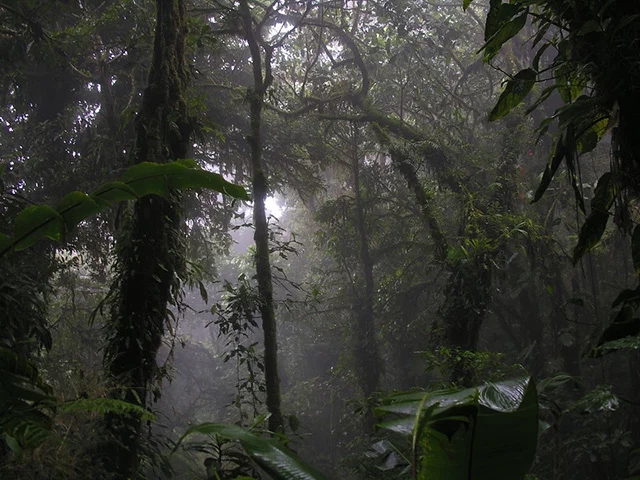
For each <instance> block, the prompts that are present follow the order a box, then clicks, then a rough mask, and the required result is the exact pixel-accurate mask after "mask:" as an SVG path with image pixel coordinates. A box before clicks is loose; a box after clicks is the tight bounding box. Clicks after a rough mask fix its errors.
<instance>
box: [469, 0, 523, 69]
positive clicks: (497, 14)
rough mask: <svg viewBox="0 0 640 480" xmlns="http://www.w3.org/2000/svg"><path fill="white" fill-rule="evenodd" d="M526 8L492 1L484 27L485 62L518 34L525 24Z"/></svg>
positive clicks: (483, 48)
mask: <svg viewBox="0 0 640 480" xmlns="http://www.w3.org/2000/svg"><path fill="white" fill-rule="evenodd" d="M528 15H529V10H528V8H523V7H522V6H521V5H515V4H510V3H502V1H501V0H492V1H491V6H490V8H489V13H488V14H487V21H486V25H485V42H486V43H485V44H484V46H483V47H482V48H481V50H484V52H485V55H484V59H485V61H489V60H491V59H492V58H493V57H495V56H496V54H497V53H498V52H499V51H500V48H501V47H502V45H504V43H505V42H507V41H508V40H510V39H511V38H513V37H514V36H516V35H517V34H518V32H519V31H520V30H522V28H523V27H524V26H525V25H526V24H527V16H528Z"/></svg>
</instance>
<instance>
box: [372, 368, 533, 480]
mask: <svg viewBox="0 0 640 480" xmlns="http://www.w3.org/2000/svg"><path fill="white" fill-rule="evenodd" d="M420 395H421V397H419V396H420ZM377 411H378V412H379V413H392V414H396V415H398V417H396V418H393V419H391V420H386V421H385V422H382V423H381V424H380V426H381V427H383V428H386V429H389V430H392V431H394V432H396V433H399V434H402V435H405V436H409V435H412V436H413V435H415V434H416V431H418V432H419V434H418V439H417V445H418V446H419V448H420V451H421V456H420V460H419V462H418V475H417V478H418V479H425V480H426V479H429V480H440V479H442V480H445V479H447V480H470V479H474V480H484V479H487V480H488V479H495V478H505V479H521V478H524V475H525V474H526V472H527V471H528V469H529V467H530V465H531V463H532V462H533V458H534V456H535V451H536V444H537V436H538V401H537V393H536V388H535V385H534V384H533V381H532V380H531V379H530V378H519V379H514V380H506V381H502V382H497V383H492V384H487V385H484V386H482V387H478V388H470V389H464V390H458V391H441V392H431V393H426V394H425V393H420V392H416V393H412V394H409V395H397V396H393V397H389V398H388V399H386V400H385V404H384V405H383V406H382V407H380V408H379V409H377ZM418 422H419V423H421V424H422V426H421V427H418V425H417V424H418Z"/></svg>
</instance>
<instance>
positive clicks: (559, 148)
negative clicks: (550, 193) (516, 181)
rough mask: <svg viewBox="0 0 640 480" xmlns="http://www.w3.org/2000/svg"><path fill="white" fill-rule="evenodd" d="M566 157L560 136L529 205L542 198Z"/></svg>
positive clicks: (562, 137)
mask: <svg viewBox="0 0 640 480" xmlns="http://www.w3.org/2000/svg"><path fill="white" fill-rule="evenodd" d="M566 156H567V148H566V146H565V140H564V136H563V135H561V136H560V138H558V140H557V141H556V146H555V150H554V152H553V156H552V157H551V159H550V160H549V163H548V164H547V166H546V168H545V169H544V173H543V174H542V180H540V185H538V188H537V189H536V193H535V195H534V197H533V200H531V203H535V202H537V201H538V200H540V199H541V198H542V195H544V192H546V191H547V188H549V185H550V184H551V180H553V177H554V176H555V174H556V172H557V171H558V168H559V167H560V164H561V163H562V160H564V158H565V157H566Z"/></svg>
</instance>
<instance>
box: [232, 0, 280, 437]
mask: <svg viewBox="0 0 640 480" xmlns="http://www.w3.org/2000/svg"><path fill="white" fill-rule="evenodd" d="M240 15H241V17H242V22H243V28H244V36H245V40H246V41H247V43H248V45H249V51H250V53H251V63H252V67H253V88H251V89H250V90H249V109H250V134H249V135H248V137H247V140H248V142H249V146H250V148H251V169H252V189H253V222H254V227H255V232H254V237H253V238H254V241H255V245H256V255H255V262H256V277H257V280H258V294H259V296H260V314H261V316H262V330H263V334H264V375H265V387H266V396H267V399H266V403H267V410H268V412H269V414H270V416H269V430H271V431H272V432H282V431H283V430H284V421H283V417H282V411H281V408H280V378H279V377H278V339H277V328H276V315H275V308H274V304H273V281H272V275H271V261H270V258H269V224H268V222H267V215H266V212H265V208H264V202H265V199H266V198H267V194H268V184H267V175H266V172H265V169H264V163H263V159H262V149H263V145H262V109H263V107H264V98H265V94H266V92H267V89H268V88H269V86H270V85H271V82H272V81H273V77H272V75H271V54H272V51H273V50H272V48H271V47H269V46H263V48H264V50H265V59H264V69H265V71H264V73H263V71H262V66H263V60H262V54H261V52H260V49H261V45H260V38H259V35H260V32H255V31H254V26H253V17H252V15H251V11H250V9H249V4H248V3H247V1H246V0H241V1H240Z"/></svg>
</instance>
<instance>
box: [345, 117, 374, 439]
mask: <svg viewBox="0 0 640 480" xmlns="http://www.w3.org/2000/svg"><path fill="white" fill-rule="evenodd" d="M353 131H354V136H353V149H352V158H351V164H352V174H353V189H354V193H355V201H356V205H355V207H356V212H355V213H356V225H355V226H356V232H357V235H358V243H359V247H360V248H359V253H360V263H361V265H362V275H363V278H364V287H365V289H364V298H358V299H356V302H355V305H354V311H355V314H356V332H355V333H356V349H355V353H356V364H357V367H358V368H357V369H358V377H359V379H360V385H361V387H362V391H363V393H364V396H365V398H369V397H370V396H371V395H372V394H373V393H375V392H376V391H377V390H378V384H379V381H380V374H381V361H380V355H379V353H378V345H377V342H376V337H375V315H374V308H373V300H374V278H373V259H372V258H371V252H370V249H369V240H368V238H367V230H366V217H365V211H364V202H363V198H362V189H361V182H360V159H359V155H358V136H357V133H358V126H357V125H354V126H353ZM374 423H375V419H374V417H373V415H372V413H371V410H370V409H367V414H366V416H365V428H367V429H372V428H373V426H374Z"/></svg>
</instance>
